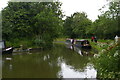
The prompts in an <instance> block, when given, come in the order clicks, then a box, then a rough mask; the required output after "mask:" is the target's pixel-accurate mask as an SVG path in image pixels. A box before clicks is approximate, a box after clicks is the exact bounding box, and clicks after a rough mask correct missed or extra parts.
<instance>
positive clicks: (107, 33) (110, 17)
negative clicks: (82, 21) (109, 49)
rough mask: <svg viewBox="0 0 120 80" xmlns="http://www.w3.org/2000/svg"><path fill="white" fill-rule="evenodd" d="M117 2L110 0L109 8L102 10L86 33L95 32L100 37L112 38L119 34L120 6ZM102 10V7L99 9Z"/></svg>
mask: <svg viewBox="0 0 120 80" xmlns="http://www.w3.org/2000/svg"><path fill="white" fill-rule="evenodd" d="M119 6H120V5H119V2H110V3H109V10H108V11H105V12H103V13H102V14H101V15H100V16H98V19H97V20H96V21H94V23H93V24H92V26H91V28H90V29H89V30H88V33H93V32H94V34H96V35H97V36H98V37H99V38H102V39H107V38H108V39H113V38H114V37H115V35H118V36H120V28H118V27H119V24H120V15H119V14H120V11H119V10H120V7H119ZM101 10H102V9H101Z"/></svg>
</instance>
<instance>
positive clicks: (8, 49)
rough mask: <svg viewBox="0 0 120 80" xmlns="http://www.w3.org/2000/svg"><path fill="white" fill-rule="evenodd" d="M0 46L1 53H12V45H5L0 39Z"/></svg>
mask: <svg viewBox="0 0 120 80" xmlns="http://www.w3.org/2000/svg"><path fill="white" fill-rule="evenodd" d="M0 48H1V50H2V54H12V52H13V47H6V44H5V41H0Z"/></svg>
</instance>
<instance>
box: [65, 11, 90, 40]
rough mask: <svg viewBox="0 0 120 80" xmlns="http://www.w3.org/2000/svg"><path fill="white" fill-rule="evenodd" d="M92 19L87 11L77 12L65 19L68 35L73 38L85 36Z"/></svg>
mask: <svg viewBox="0 0 120 80" xmlns="http://www.w3.org/2000/svg"><path fill="white" fill-rule="evenodd" d="M91 24H92V21H91V20H89V19H88V18H87V15H86V13H84V12H82V13H80V12H76V13H74V14H73V15H71V17H67V19H66V20H65V24H64V28H65V32H66V34H67V35H69V36H70V37H72V38H78V37H79V38H85V37H86V35H87V29H89V27H90V26H91Z"/></svg>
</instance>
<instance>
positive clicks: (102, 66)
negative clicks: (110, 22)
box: [95, 44, 120, 79]
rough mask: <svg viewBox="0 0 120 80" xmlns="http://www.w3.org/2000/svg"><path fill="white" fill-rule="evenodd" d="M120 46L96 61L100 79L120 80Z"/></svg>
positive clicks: (101, 55) (103, 54)
mask: <svg viewBox="0 0 120 80" xmlns="http://www.w3.org/2000/svg"><path fill="white" fill-rule="evenodd" d="M119 62H120V44H119V45H117V46H116V47H115V48H113V49H111V50H110V51H106V52H104V53H102V54H100V56H99V57H98V58H96V60H95V67H96V68H97V72H98V74H97V77H98V78H111V79H119V78H120V68H119V67H120V63H119Z"/></svg>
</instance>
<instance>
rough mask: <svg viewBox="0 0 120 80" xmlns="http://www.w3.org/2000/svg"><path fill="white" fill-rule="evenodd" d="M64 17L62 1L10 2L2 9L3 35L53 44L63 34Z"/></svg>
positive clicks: (6, 38)
mask: <svg viewBox="0 0 120 80" xmlns="http://www.w3.org/2000/svg"><path fill="white" fill-rule="evenodd" d="M62 17H63V15H62V11H61V3H60V2H45V3H44V2H40V3H38V2H27V3H26V2H9V3H8V6H7V7H6V8H4V9H3V10H2V25H3V27H2V34H3V36H2V37H3V39H5V40H8V41H10V40H14V39H22V38H26V39H31V40H33V41H34V42H36V43H37V44H39V43H40V44H41V43H44V44H51V43H52V41H53V39H55V38H57V37H58V36H59V34H61V33H60V32H61V29H62Z"/></svg>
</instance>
